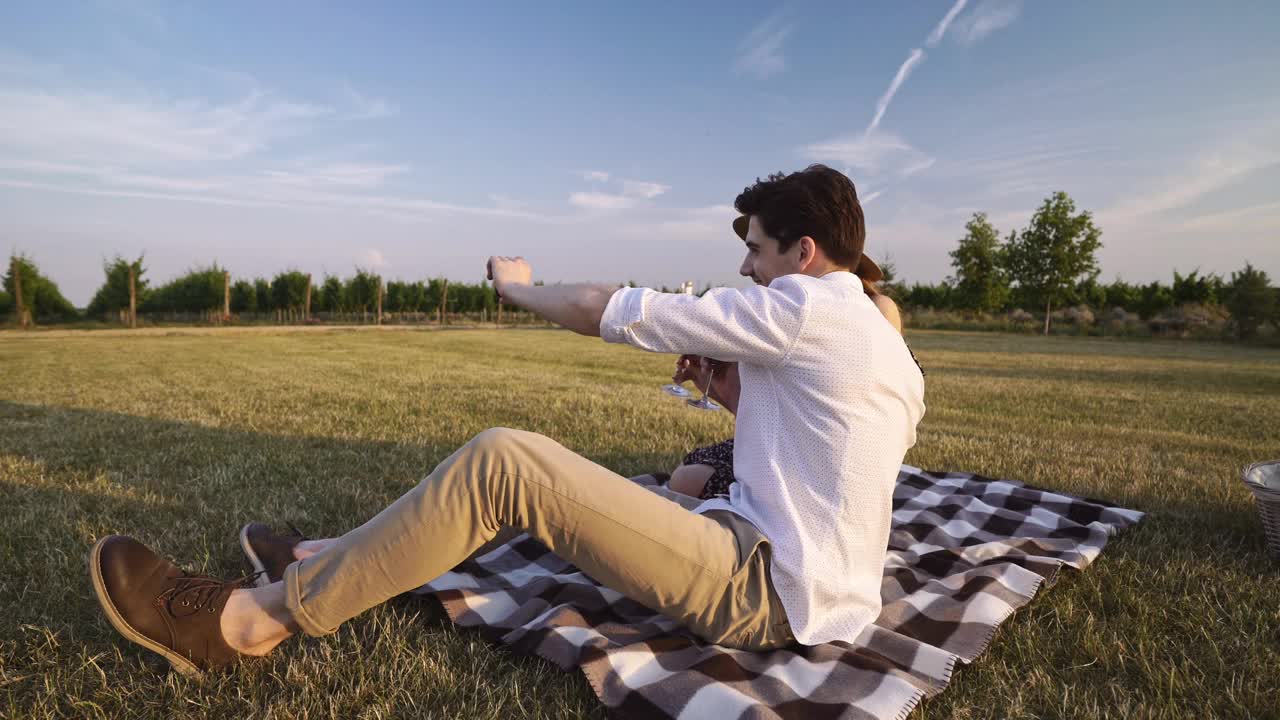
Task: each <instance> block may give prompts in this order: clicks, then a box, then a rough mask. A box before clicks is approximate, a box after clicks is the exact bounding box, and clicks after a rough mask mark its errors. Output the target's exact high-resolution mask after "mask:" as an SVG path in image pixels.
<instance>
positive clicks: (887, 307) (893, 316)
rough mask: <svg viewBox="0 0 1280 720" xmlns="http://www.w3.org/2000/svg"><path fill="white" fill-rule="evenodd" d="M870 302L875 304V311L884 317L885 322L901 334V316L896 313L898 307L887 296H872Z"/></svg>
mask: <svg viewBox="0 0 1280 720" xmlns="http://www.w3.org/2000/svg"><path fill="white" fill-rule="evenodd" d="M871 302H873V303H875V306H876V309H877V310H879V311H880V314H881V315H883V316H884V319H885V320H888V321H889V324H890V325H892V326H893V327H894V329H895V330H897V331H898V334H899V335H901V334H902V315H901V314H900V313H899V312H898V305H897V303H895V302H894V301H893V300H891V299H890V298H889V296H888V295H872V296H871Z"/></svg>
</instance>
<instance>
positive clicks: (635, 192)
mask: <svg viewBox="0 0 1280 720" xmlns="http://www.w3.org/2000/svg"><path fill="white" fill-rule="evenodd" d="M670 189H671V186H670V185H663V184H661V183H655V182H641V181H639V180H623V181H622V194H623V195H626V196H628V197H635V198H644V199H645V200H652V199H653V198H656V197H658V196H659V195H662V194H663V193H665V192H666V191H668V190H670Z"/></svg>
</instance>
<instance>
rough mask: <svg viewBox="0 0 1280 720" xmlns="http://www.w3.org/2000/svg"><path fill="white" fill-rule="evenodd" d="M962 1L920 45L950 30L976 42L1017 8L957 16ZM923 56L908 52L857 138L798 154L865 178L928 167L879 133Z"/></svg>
mask: <svg viewBox="0 0 1280 720" xmlns="http://www.w3.org/2000/svg"><path fill="white" fill-rule="evenodd" d="M967 3H968V0H956V1H955V3H954V4H952V6H951V8H950V9H949V10H947V14H946V15H944V16H943V17H942V19H941V20H939V21H938V24H937V25H935V26H934V28H933V31H932V32H930V33H929V35H928V37H926V38H925V41H924V45H925V47H929V48H932V47H935V46H937V45H938V43H940V42H942V39H943V38H944V37H946V35H947V32H948V30H949V29H950V28H952V27H954V28H955V31H956V32H963V33H965V37H966V40H965V42H976V41H977V40H979V39H981V38H982V37H985V36H986V35H987V34H990V33H991V32H994V31H995V30H997V29H999V28H1001V27H1004V26H1006V25H1008V24H1009V23H1012V22H1013V21H1014V19H1015V18H1016V17H1017V13H1018V8H1019V5H1018V3H1017V2H1016V0H982V2H981V4H980V5H979V6H978V7H977V8H976V9H975V10H974V11H972V12H970V13H969V14H968V15H965V16H963V17H961V13H962V12H963V11H964V9H965V7H966V5H967ZM957 18H959V20H957ZM927 57H928V55H927V53H925V51H924V48H920V47H917V48H912V49H911V52H909V53H908V54H907V57H906V59H905V60H903V61H902V64H901V65H899V66H898V71H897V72H896V73H894V75H893V79H891V80H890V81H889V87H888V88H886V89H885V91H884V94H882V95H881V96H880V99H879V100H877V101H876V111H875V114H874V115H873V116H872V117H871V122H870V123H868V124H867V127H866V129H865V130H863V131H862V133H861V134H858V135H853V136H845V137H840V138H835V139H833V140H827V141H824V142H818V143H811V144H809V145H806V146H804V147H802V148H801V151H800V152H801V154H802V155H804V156H805V157H807V158H810V159H814V160H824V161H837V162H839V163H842V164H844V165H847V166H849V167H853V168H856V169H858V170H859V171H861V172H863V173H867V174H871V175H876V174H880V173H887V172H896V174H897V175H898V177H899V178H907V177H910V176H912V175H915V174H917V173H920V172H923V171H924V170H927V169H929V168H930V167H932V166H933V164H934V162H935V158H933V157H930V156H929V155H927V154H925V153H923V152H921V151H919V150H917V149H915V148H914V147H912V146H911V145H910V144H908V143H907V142H906V141H905V140H903V139H902V138H901V137H899V136H898V135H895V134H893V133H886V132H882V131H881V130H880V124H881V122H882V121H883V120H884V117H885V113H887V112H888V111H889V106H890V105H892V104H893V100H894V98H895V97H897V95H898V91H899V90H901V89H902V87H903V85H904V84H905V83H906V81H907V78H909V77H911V73H912V72H913V71H914V70H915V69H916V68H917V67H919V66H920V64H921V63H923V62H924V61H925V59H926V58H927Z"/></svg>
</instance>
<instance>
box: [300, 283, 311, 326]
mask: <svg viewBox="0 0 1280 720" xmlns="http://www.w3.org/2000/svg"><path fill="white" fill-rule="evenodd" d="M303 316H304V317H303V318H302V322H303V323H304V324H305V323H309V322H311V273H307V302H306V309H305V310H304V311H303Z"/></svg>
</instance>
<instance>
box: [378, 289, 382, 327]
mask: <svg viewBox="0 0 1280 720" xmlns="http://www.w3.org/2000/svg"><path fill="white" fill-rule="evenodd" d="M378 324H379V325H381V324H382V278H378Z"/></svg>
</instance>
